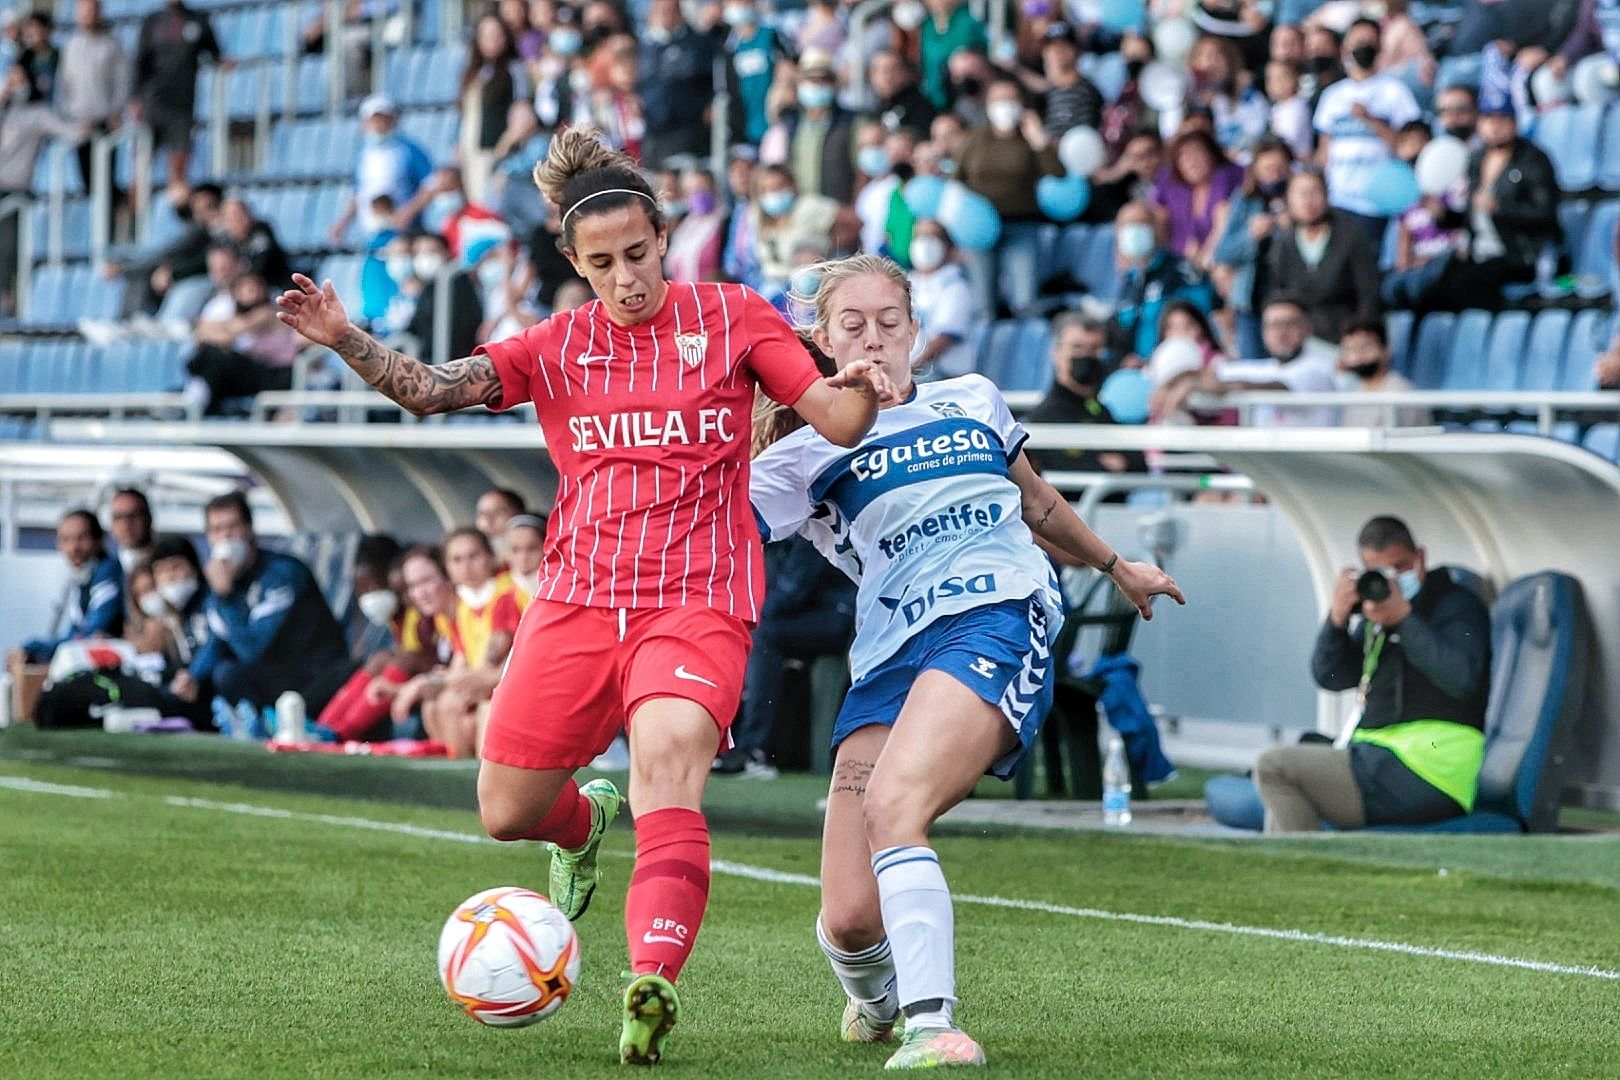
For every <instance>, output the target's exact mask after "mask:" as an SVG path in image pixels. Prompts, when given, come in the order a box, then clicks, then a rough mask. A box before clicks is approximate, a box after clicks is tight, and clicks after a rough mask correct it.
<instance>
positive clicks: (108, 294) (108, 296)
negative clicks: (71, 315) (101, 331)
mask: <svg viewBox="0 0 1620 1080" xmlns="http://www.w3.org/2000/svg"><path fill="white" fill-rule="evenodd" d="M83 280H84V294H83V295H84V298H85V299H84V310H83V311H82V312H80V314H81V315H82V316H84V317H85V318H87V319H116V318H118V316H119V313H120V312H122V311H123V307H124V290H125V289H126V288H128V287H129V285H128V282H127V281H126V280H125V279H124V278H122V277H116V278H113V279H112V280H111V281H108V280H107V279H106V278H104V277H102V276H101V271H100V270H99V269H98V268H97V267H94V266H86V267H85V269H84V279H83Z"/></svg>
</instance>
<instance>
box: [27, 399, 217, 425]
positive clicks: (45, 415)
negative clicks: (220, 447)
mask: <svg viewBox="0 0 1620 1080" xmlns="http://www.w3.org/2000/svg"><path fill="white" fill-rule="evenodd" d="M160 410H162V411H168V410H180V411H181V412H183V413H184V414H185V416H184V419H186V420H193V421H195V420H200V419H202V410H201V409H200V408H199V407H198V406H197V404H196V402H191V401H187V400H186V398H185V396H184V395H182V394H126V393H117V394H101V393H97V394H81V393H62V394H58V393H41V394H0V413H24V414H28V415H30V416H32V417H33V418H34V419H35V420H40V421H45V420H49V419H51V417H52V416H54V415H56V414H58V413H94V414H96V415H105V416H108V417H110V418H112V419H123V417H124V416H125V415H126V414H127V413H132V412H134V413H151V412H156V411H160Z"/></svg>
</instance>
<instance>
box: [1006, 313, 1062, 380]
mask: <svg viewBox="0 0 1620 1080" xmlns="http://www.w3.org/2000/svg"><path fill="white" fill-rule="evenodd" d="M1051 351H1052V329H1051V323H1049V322H1048V321H1047V320H1045V319H1024V320H1022V321H1021V322H1020V323H1019V326H1018V338H1017V344H1016V345H1015V346H1014V352H1013V355H1012V356H1011V358H1010V362H1009V363H1008V364H1007V366H1006V368H1005V369H1004V370H1003V372H1002V378H1003V380H1004V381H1002V382H999V383H998V384H997V385H999V386H1000V387H1001V389H1002V390H1004V391H1029V390H1033V391H1036V392H1038V393H1045V392H1046V389H1047V387H1049V386H1051V385H1052V361H1051Z"/></svg>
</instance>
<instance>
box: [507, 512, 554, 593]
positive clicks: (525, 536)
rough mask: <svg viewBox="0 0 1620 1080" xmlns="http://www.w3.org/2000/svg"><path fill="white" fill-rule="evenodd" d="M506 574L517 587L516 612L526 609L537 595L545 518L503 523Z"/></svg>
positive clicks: (516, 518)
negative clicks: (504, 529) (504, 526)
mask: <svg viewBox="0 0 1620 1080" xmlns="http://www.w3.org/2000/svg"><path fill="white" fill-rule="evenodd" d="M505 535H506V544H505V546H506V570H507V573H509V574H511V575H512V584H513V585H516V586H517V602H518V610H520V611H522V610H524V609H526V608H527V607H528V606H529V604H530V602H532V601H533V600H534V598H535V596H536V594H537V593H538V592H539V591H540V564H541V562H543V561H544V560H545V553H546V518H545V516H544V515H542V514H514V515H513V516H511V517H510V518H507V519H506V534H505Z"/></svg>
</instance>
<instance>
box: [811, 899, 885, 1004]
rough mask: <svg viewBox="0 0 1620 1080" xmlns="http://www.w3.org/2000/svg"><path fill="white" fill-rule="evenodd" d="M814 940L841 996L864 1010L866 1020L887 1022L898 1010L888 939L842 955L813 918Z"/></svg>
mask: <svg viewBox="0 0 1620 1080" xmlns="http://www.w3.org/2000/svg"><path fill="white" fill-rule="evenodd" d="M816 940H817V941H818V942H820V943H821V951H822V952H823V953H825V954H826V955H827V962H828V963H829V964H831V965H832V969H833V974H834V975H836V976H838V982H839V984H840V985H842V986H843V988H844V993H846V994H848V995H849V996H850V997H852V998H854V999H855V1000H856V1001H858V1002H860V1003H861V1004H862V1005H863V1006H867V1008H866V1010H865V1011H866V1014H867V1015H868V1016H871V1017H874V1018H876V1019H879V1020H887V1019H889V1018H890V1017H892V1016H893V1015H894V1014H895V1013H896V1012H898V1011H899V1010H900V1002H899V999H898V998H897V997H896V996H895V986H894V955H893V954H892V953H891V952H890V951H889V939H888V938H884V939H883V940H882V941H879V942H878V943H877V944H876V945H871V946H868V947H867V948H865V949H862V950H861V951H860V952H845V951H844V950H842V949H840V948H839V947H838V946H836V945H834V944H833V943H832V942H830V941H828V940H827V931H826V930H824V929H822V926H821V919H820V918H817V919H816Z"/></svg>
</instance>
